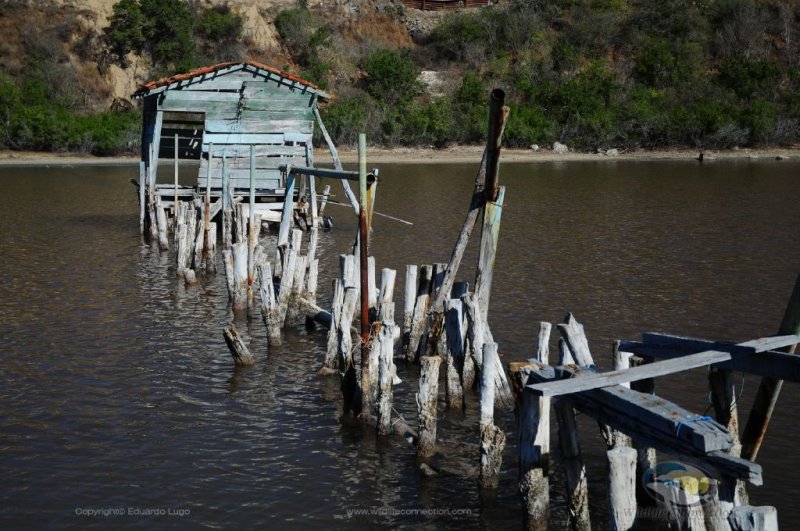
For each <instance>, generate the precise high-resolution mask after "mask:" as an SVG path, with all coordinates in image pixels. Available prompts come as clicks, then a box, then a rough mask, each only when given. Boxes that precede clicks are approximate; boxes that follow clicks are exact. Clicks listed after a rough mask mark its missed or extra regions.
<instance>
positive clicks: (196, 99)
mask: <svg viewBox="0 0 800 531" xmlns="http://www.w3.org/2000/svg"><path fill="white" fill-rule="evenodd" d="M133 97H134V98H136V99H140V100H142V103H143V127H142V156H141V164H140V178H139V183H140V184H143V185H144V186H139V198H140V212H139V217H140V226H141V229H142V232H143V233H144V234H150V235H152V236H158V234H159V232H160V227H159V223H158V209H159V204H160V206H161V207H163V208H164V209H165V210H166V211H168V212H172V214H173V216H174V215H176V213H177V210H178V209H177V204H176V203H177V202H178V201H188V202H195V203H197V204H198V206H200V205H202V204H204V203H205V210H206V212H204V213H203V216H204V217H207V218H208V219H207V220H206V223H208V222H210V220H211V219H214V218H216V217H217V216H218V214H219V213H220V212H224V211H225V209H226V208H227V207H229V206H230V205H231V201H233V200H234V198H237V197H240V198H241V202H242V204H244V205H247V207H246V212H245V213H246V214H248V213H249V208H250V204H251V203H252V204H253V206H254V210H255V211H256V212H257V213H258V214H259V215H260V216H261V219H262V221H274V222H278V221H280V218H281V215H280V210H281V209H282V206H283V205H282V204H283V200H284V197H285V196H286V191H287V190H286V185H287V182H286V181H287V176H286V174H285V173H282V172H281V171H280V169H279V167H280V166H281V165H290V166H305V167H313V166H314V150H313V146H312V143H311V139H312V136H313V132H314V124H315V122H316V123H317V124H318V126H319V127H320V129H321V132H322V134H323V136H324V138H325V140H326V142H327V143H328V147H329V149H330V150H331V154H332V156H333V159H334V162H335V164H336V167H337V169H341V164H340V163H339V158H338V155H337V154H336V148H335V146H334V145H333V143H332V142H331V140H330V137H329V136H328V134H327V131H325V128H324V125H323V124H322V120H321V118H320V115H319V111H318V109H317V105H318V103H320V102H322V101H325V100H328V99H330V98H331V96H330V95H329V94H327V93H326V92H324V91H322V90H320V89H319V88H318V87H316V86H315V85H314V84H312V83H310V82H308V81H305V80H303V79H300V78H298V77H296V76H294V75H292V74H289V73H287V72H283V71H281V70H278V69H276V68H273V67H271V66H268V65H265V64H261V63H256V62H252V61H249V62H232V63H222V64H218V65H214V66H208V67H204V68H200V69H197V70H193V71H190V72H187V73H184V74H179V75H175V76H172V77H169V78H164V79H161V80H158V81H153V82H150V83H147V84H145V85H143V86H141V87H140V88H139V90H137V91H136V92H135V93H134V94H133ZM165 159H166V160H174V161H175V165H174V168H175V175H174V178H170V179H168V180H166V181H162V182H159V179H158V169H159V162H160V161H164V160H165ZM179 159H189V160H199V161H200V165H199V169H198V170H197V172H198V173H197V177H196V179H195V180H194V181H193V182H192V183H191V184H189V185H182V184H180V183H179V181H178V164H177V161H178V160H179ZM343 184H344V186H345V192H346V193H347V195H348V198H351V204H353V201H354V199H355V198H354V197H353V195H352V192H350V190H349V186H347V183H346V182H344V183H343ZM315 192H316V190H315V182H314V176H313V175H312V176H303V177H302V178H301V179H300V181H299V183H297V186H295V187H294V189H293V196H292V197H291V198H290V200H292V201H296V200H298V199H300V198H303V197H304V196H308V198H309V200H310V196H311V195H314V194H315ZM315 221H319V220H315Z"/></svg>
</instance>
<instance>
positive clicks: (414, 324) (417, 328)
mask: <svg viewBox="0 0 800 531" xmlns="http://www.w3.org/2000/svg"><path fill="white" fill-rule="evenodd" d="M418 273H419V275H418V287H417V297H416V302H415V303H414V315H413V317H412V320H411V334H410V336H409V340H408V349H407V351H406V361H409V362H414V361H416V360H417V358H418V350H419V346H420V339H421V338H422V333H423V332H424V331H425V323H426V322H427V318H428V304H429V302H430V297H431V295H430V294H431V287H432V285H433V266H431V265H423V266H420V268H419V271H418Z"/></svg>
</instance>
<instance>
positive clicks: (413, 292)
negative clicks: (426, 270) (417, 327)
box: [401, 265, 417, 359]
mask: <svg viewBox="0 0 800 531" xmlns="http://www.w3.org/2000/svg"><path fill="white" fill-rule="evenodd" d="M416 302H417V266H416V265H407V266H406V284H405V299H404V300H403V332H402V339H401V348H402V351H403V355H404V356H405V358H406V359H408V347H409V340H410V339H411V323H412V322H413V318H414V304H415V303H416Z"/></svg>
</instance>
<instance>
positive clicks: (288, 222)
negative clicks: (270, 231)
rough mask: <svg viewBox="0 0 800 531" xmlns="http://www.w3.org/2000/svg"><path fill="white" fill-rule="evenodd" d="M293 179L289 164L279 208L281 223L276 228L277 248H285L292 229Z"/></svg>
mask: <svg viewBox="0 0 800 531" xmlns="http://www.w3.org/2000/svg"><path fill="white" fill-rule="evenodd" d="M295 180H296V179H295V176H294V174H293V173H292V167H291V165H289V166H287V168H286V193H285V195H284V198H283V209H282V210H281V224H280V227H279V228H278V248H279V249H285V248H286V246H287V245H289V232H290V231H291V230H292V220H293V215H292V214H293V212H294V189H295Z"/></svg>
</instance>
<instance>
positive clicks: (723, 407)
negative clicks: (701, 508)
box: [708, 366, 748, 505]
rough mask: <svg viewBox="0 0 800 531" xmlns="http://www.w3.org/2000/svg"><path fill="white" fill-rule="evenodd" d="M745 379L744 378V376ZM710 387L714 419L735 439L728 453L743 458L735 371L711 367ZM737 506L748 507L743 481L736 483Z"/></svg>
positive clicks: (709, 375)
mask: <svg viewBox="0 0 800 531" xmlns="http://www.w3.org/2000/svg"><path fill="white" fill-rule="evenodd" d="M743 377H744V376H743ZM708 385H709V388H710V390H711V392H710V395H711V404H712V405H713V407H714V418H715V419H716V420H717V422H719V423H720V424H722V425H723V426H725V428H726V429H727V430H728V433H730V434H731V437H732V438H733V445H732V446H731V447H730V449H728V450H727V451H726V453H727V454H728V455H732V456H734V457H741V454H742V443H741V441H740V440H739V414H738V407H737V405H738V404H737V402H738V398H739V397H738V396H737V392H736V382H735V381H734V377H733V371H732V370H730V369H722V368H719V367H714V366H711V367H709V371H708ZM734 500H735V503H736V505H747V503H748V497H747V489H746V487H745V483H744V481H742V480H737V481H736V493H735V498H734Z"/></svg>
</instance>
